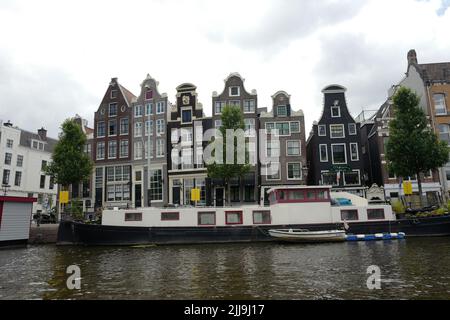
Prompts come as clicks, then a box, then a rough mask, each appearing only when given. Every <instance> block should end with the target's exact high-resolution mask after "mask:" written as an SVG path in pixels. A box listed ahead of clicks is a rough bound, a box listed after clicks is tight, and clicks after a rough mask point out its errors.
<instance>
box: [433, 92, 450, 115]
mask: <svg viewBox="0 0 450 320" xmlns="http://www.w3.org/2000/svg"><path fill="white" fill-rule="evenodd" d="M437 95H442V96H443V98H444V110H445V112H439V113H438V112H437V109H436V99H435V98H434V97H435V96H437ZM445 102H446V101H445V93H442V92H436V93H433V106H434V113H435V115H437V116H442V115H447V114H448V112H447V104H446V103H445Z"/></svg>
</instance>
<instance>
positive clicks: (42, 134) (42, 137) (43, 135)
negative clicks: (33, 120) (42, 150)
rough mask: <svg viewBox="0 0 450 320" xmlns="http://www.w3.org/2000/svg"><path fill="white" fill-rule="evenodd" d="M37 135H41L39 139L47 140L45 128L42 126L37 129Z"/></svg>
mask: <svg viewBox="0 0 450 320" xmlns="http://www.w3.org/2000/svg"><path fill="white" fill-rule="evenodd" d="M38 135H39V137H41V140H47V130H45V129H44V128H40V129H39V130H38Z"/></svg>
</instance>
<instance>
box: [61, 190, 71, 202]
mask: <svg viewBox="0 0 450 320" xmlns="http://www.w3.org/2000/svg"><path fill="white" fill-rule="evenodd" d="M59 203H69V191H60V192H59Z"/></svg>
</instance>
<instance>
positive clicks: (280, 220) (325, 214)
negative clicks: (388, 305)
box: [58, 186, 450, 245]
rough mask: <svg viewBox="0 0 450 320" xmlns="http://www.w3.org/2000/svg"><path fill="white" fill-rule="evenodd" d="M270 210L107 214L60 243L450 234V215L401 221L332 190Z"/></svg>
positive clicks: (275, 197)
mask: <svg viewBox="0 0 450 320" xmlns="http://www.w3.org/2000/svg"><path fill="white" fill-rule="evenodd" d="M268 192H269V202H270V204H269V205H268V206H260V205H251V206H241V207H171V208H141V209H118V208H113V209H109V210H104V211H103V214H102V223H101V225H100V224H99V225H96V224H86V223H81V222H74V221H62V222H61V223H60V227H59V232H58V244H81V245H143V244H195V243H228V242H252V241H255V242H258V241H277V239H276V238H275V237H273V236H271V235H270V233H269V230H286V229H293V230H296V229H303V230H304V229H307V230H309V231H311V232H314V231H325V230H339V229H341V230H343V229H344V226H345V227H346V228H345V229H346V233H347V234H375V233H385V232H404V233H406V234H407V236H408V237H410V236H437V235H450V217H449V216H444V217H436V218H418V219H402V220H397V219H396V216H395V214H394V213H393V212H392V208H391V206H390V205H388V204H384V203H382V204H369V203H368V201H367V199H365V198H361V197H359V196H357V195H354V194H350V193H347V192H332V190H331V186H288V187H276V188H272V189H270V190H269V191H268Z"/></svg>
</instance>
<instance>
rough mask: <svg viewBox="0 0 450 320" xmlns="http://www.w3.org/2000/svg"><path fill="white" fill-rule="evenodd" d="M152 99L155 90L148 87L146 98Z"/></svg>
mask: <svg viewBox="0 0 450 320" xmlns="http://www.w3.org/2000/svg"><path fill="white" fill-rule="evenodd" d="M150 99H153V90H151V89H148V90H147V91H146V92H145V100H150Z"/></svg>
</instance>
